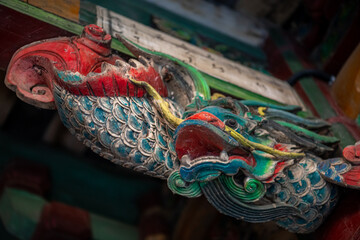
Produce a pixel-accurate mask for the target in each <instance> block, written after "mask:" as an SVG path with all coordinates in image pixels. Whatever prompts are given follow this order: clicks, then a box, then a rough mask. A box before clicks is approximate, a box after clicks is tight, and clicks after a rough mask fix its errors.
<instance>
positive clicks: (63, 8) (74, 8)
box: [27, 0, 80, 22]
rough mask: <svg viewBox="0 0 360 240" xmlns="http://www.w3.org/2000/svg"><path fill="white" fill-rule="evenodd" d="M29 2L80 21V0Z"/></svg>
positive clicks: (37, 0) (38, 0)
mask: <svg viewBox="0 0 360 240" xmlns="http://www.w3.org/2000/svg"><path fill="white" fill-rule="evenodd" d="M27 3H28V4H30V5H33V6H36V7H38V8H41V9H44V10H45V11H47V12H51V13H55V14H56V15H58V16H60V17H63V18H66V19H69V20H71V21H75V22H78V21H79V11H80V0H27Z"/></svg>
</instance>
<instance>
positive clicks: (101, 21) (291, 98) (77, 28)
mask: <svg viewBox="0 0 360 240" xmlns="http://www.w3.org/2000/svg"><path fill="white" fill-rule="evenodd" d="M0 3H1V4H3V5H5V6H8V7H11V8H13V9H16V10H17V11H20V12H22V13H25V14H30V15H31V16H33V17H35V18H37V19H41V20H43V21H46V22H48V23H50V24H54V25H55V26H58V27H60V28H62V29H66V30H68V31H70V32H72V33H75V34H79V33H80V32H81V29H82V27H81V25H79V24H76V23H73V22H70V21H68V20H66V19H62V18H59V17H56V16H55V15H51V14H48V13H45V12H44V13H42V12H41V10H40V9H37V10H36V11H32V10H31V9H32V6H30V5H28V4H25V3H22V2H18V1H10V0H0ZM96 8H97V13H96V15H97V24H98V25H100V26H101V27H103V28H105V29H106V30H107V31H108V32H109V33H111V34H112V35H113V36H114V35H115V34H116V33H121V34H123V35H124V36H125V37H126V38H128V39H129V40H132V41H134V42H135V43H138V44H140V45H142V46H144V47H146V48H149V49H151V50H155V51H159V52H163V53H166V54H169V55H171V56H174V57H176V58H178V59H180V60H182V61H184V62H186V63H189V64H190V65H192V66H194V67H196V68H197V69H198V70H200V71H202V72H203V73H206V74H208V75H211V76H213V77H215V78H218V79H221V80H223V81H225V82H229V83H231V84H234V85H236V86H239V87H240V88H243V89H246V90H248V91H250V92H253V93H255V94H259V95H261V96H264V97H266V98H269V99H272V100H275V101H278V102H281V103H286V104H294V105H300V106H303V107H304V104H303V102H302V101H301V99H300V97H299V96H298V95H297V93H296V92H295V91H294V89H292V88H291V87H290V86H289V85H288V84H287V83H285V82H282V81H280V80H278V79H276V78H273V77H270V76H268V75H265V74H262V73H259V72H257V71H255V70H252V69H250V68H248V67H245V66H243V65H241V64H239V63H235V62H232V61H230V60H227V59H225V58H223V57H220V56H218V55H216V54H213V53H210V52H207V51H205V50H202V49H200V48H198V47H196V46H193V45H191V44H189V43H186V42H183V41H181V40H179V39H176V38H174V37H170V36H168V35H166V34H164V33H161V32H159V31H156V30H154V29H151V28H149V27H147V26H145V25H142V24H139V23H137V22H135V21H133V20H130V19H128V18H125V17H123V16H121V15H119V14H116V13H114V12H112V11H109V10H107V9H105V8H102V7H99V6H97V7H96ZM56 14H58V13H56ZM120 48H121V46H120ZM118 50H119V49H118Z"/></svg>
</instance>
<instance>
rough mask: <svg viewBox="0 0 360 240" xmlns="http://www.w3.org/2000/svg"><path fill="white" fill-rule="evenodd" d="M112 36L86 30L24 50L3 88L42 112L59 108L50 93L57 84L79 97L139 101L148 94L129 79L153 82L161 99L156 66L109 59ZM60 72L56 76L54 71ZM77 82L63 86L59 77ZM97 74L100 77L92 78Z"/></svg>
mask: <svg viewBox="0 0 360 240" xmlns="http://www.w3.org/2000/svg"><path fill="white" fill-rule="evenodd" d="M110 44H111V36H110V35H109V34H106V33H105V31H104V30H103V29H102V28H100V27H98V26H96V25H88V26H86V27H85V28H84V30H83V33H82V35H81V36H80V37H71V38H66V37H63V38H53V39H48V40H43V41H38V42H34V43H32V44H29V45H26V46H24V47H22V48H20V49H19V50H18V51H17V52H16V53H15V54H14V56H13V58H12V59H11V61H10V64H9V67H8V71H7V76H6V78H5V84H6V85H7V86H8V87H9V88H11V89H12V90H14V91H16V93H17V95H18V97H19V98H20V99H22V100H23V101H25V102H27V103H30V104H32V105H35V106H38V107H41V108H50V109H52V108H55V104H54V97H53V94H52V90H53V84H54V82H56V83H57V84H58V85H59V86H61V87H62V88H64V89H66V90H68V91H70V92H71V93H73V94H76V95H93V96H99V97H102V96H119V95H122V96H133V97H134V96H135V97H142V96H143V95H144V94H145V91H144V90H143V89H142V88H139V87H137V86H135V85H133V84H132V83H131V82H130V81H129V78H130V77H131V78H134V79H137V80H139V81H145V82H148V83H150V84H151V85H152V86H153V87H154V88H155V89H156V90H157V91H158V92H159V93H160V95H162V96H163V97H167V88H166V86H165V84H164V82H163V80H162V78H161V76H160V74H159V73H158V71H156V69H155V65H154V63H153V62H152V61H150V60H147V59H145V58H142V57H140V58H139V60H140V61H141V62H142V63H140V62H138V61H136V60H130V61H129V63H126V62H125V61H123V60H122V59H121V58H120V57H119V56H117V55H113V54H111V47H110ZM54 70H56V71H54ZM59 71H60V72H61V73H62V74H68V75H69V77H70V78H75V77H77V78H78V79H77V81H65V80H63V79H60V78H59V77H58V72H59ZM90 72H92V73H98V74H90V75H88V74H89V73H90Z"/></svg>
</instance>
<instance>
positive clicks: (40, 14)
mask: <svg viewBox="0 0 360 240" xmlns="http://www.w3.org/2000/svg"><path fill="white" fill-rule="evenodd" d="M0 4H2V5H4V6H6V7H8V8H11V9H14V10H16V11H18V12H21V13H23V14H26V15H29V16H32V17H34V18H36V19H39V20H41V21H44V22H47V23H49V24H51V25H54V26H57V27H59V28H61V29H64V30H67V31H69V32H71V33H74V34H77V35H79V34H81V32H82V29H83V27H82V26H81V25H79V24H77V23H74V22H71V21H69V20H66V19H64V18H61V17H59V16H56V15H54V14H51V13H48V12H45V11H44V10H41V9H40V8H37V7H34V6H31V5H29V4H27V3H25V2H22V1H14V0H0Z"/></svg>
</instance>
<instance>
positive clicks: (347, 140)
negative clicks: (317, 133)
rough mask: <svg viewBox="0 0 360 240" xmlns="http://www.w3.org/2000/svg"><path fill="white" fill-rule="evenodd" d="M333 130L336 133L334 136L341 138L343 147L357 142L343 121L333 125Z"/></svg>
mask: <svg viewBox="0 0 360 240" xmlns="http://www.w3.org/2000/svg"><path fill="white" fill-rule="evenodd" d="M331 131H332V132H333V133H334V136H335V137H337V138H339V139H340V146H341V147H342V148H344V147H346V146H349V145H354V143H355V142H356V140H355V138H354V137H353V136H352V135H351V133H350V132H349V131H348V130H347V128H346V127H345V126H344V125H343V124H341V123H334V124H332V125H331Z"/></svg>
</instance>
